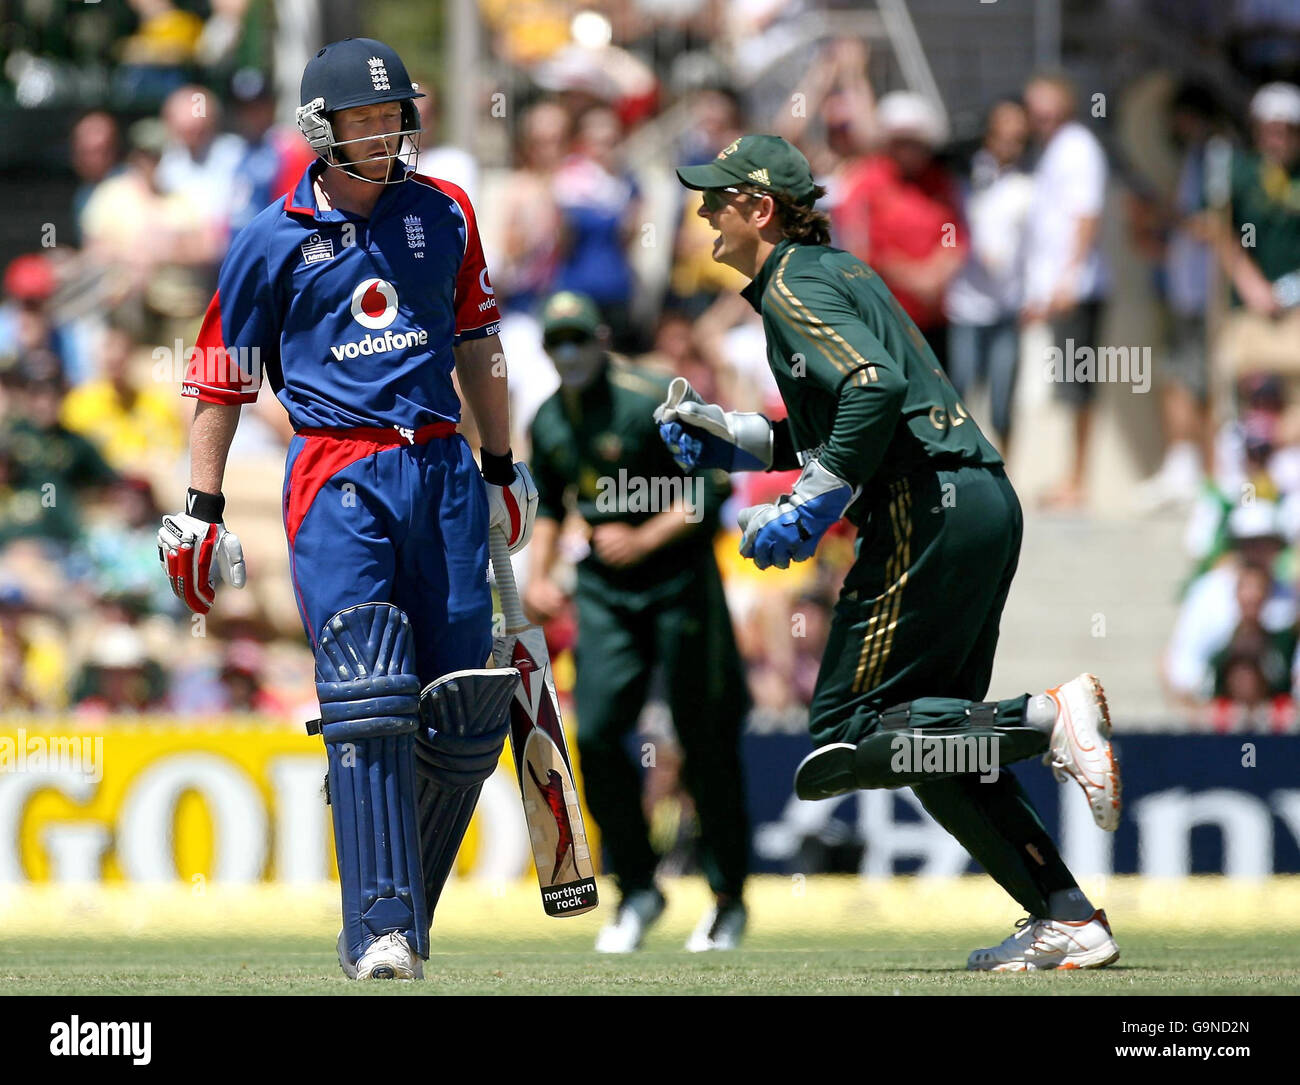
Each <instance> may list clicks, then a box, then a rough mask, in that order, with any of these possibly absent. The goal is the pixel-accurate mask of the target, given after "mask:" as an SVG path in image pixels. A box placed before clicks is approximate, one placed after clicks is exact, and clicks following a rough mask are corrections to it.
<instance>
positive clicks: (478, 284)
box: [421, 176, 501, 343]
mask: <svg viewBox="0 0 1300 1085" xmlns="http://www.w3.org/2000/svg"><path fill="white" fill-rule="evenodd" d="M421 180H423V181H425V182H426V183H427V184H430V185H432V186H433V187H434V188H436V189H437V190H438V191H439V192H442V193H443V194H445V195H446V196H448V197H450V198H451V199H452V200H453V201H455V203H456V206H457V207H459V208H460V213H461V217H462V218H464V220H465V255H464V257H463V258H462V260H461V264H460V273H459V274H458V275H457V276H456V293H455V302H454V304H455V308H456V335H455V338H454V339H453V342H454V343H460V342H461V341H462V340H465V339H481V338H483V337H484V336H487V335H496V334H497V333H498V332H499V331H500V330H501V315H500V312H499V310H498V309H497V299H496V291H495V290H493V289H492V281H491V280H490V279H489V278H488V271H487V261H486V260H485V259H484V258H483V242H482V241H480V240H479V236H478V220H477V219H476V218H475V217H474V208H473V207H472V206H470V202H469V197H468V196H467V195H465V190H464V189H462V188H460V187H459V186H457V185H454V184H452V183H451V182H450V181H445V180H443V179H442V178H440V177H423V176H422V177H421Z"/></svg>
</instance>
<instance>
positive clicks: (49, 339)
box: [0, 252, 73, 373]
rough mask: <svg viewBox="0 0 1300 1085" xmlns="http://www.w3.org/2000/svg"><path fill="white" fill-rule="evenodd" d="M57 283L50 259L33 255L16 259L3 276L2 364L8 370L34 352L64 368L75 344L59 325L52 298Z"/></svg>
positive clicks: (0, 330)
mask: <svg viewBox="0 0 1300 1085" xmlns="http://www.w3.org/2000/svg"><path fill="white" fill-rule="evenodd" d="M57 285H58V280H57V278H56V276H55V273H54V266H53V264H51V262H50V258H49V257H48V256H46V255H45V254H44V253H39V252H33V253H27V254H26V255H24V256H19V257H17V258H15V259H14V260H13V261H12V262H11V263H10V264H9V266H8V267H7V268H5V276H4V302H3V304H0V362H2V363H4V365H5V366H6V367H12V366H13V365H16V364H17V362H18V359H19V358H21V357H22V356H24V355H27V354H31V353H32V352H34V351H44V352H46V353H48V354H51V355H53V356H54V357H55V358H56V359H57V361H58V368H59V371H60V373H62V372H63V371H64V369H65V366H66V363H67V359H68V356H69V355H70V354H71V353H72V349H73V344H72V342H71V340H70V338H69V336H68V335H67V333H66V332H65V330H64V329H63V328H61V327H59V326H57V325H56V324H55V322H54V317H53V315H52V312H51V299H52V298H53V296H54V291H55V288H56V287H57Z"/></svg>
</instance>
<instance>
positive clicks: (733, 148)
mask: <svg viewBox="0 0 1300 1085" xmlns="http://www.w3.org/2000/svg"><path fill="white" fill-rule="evenodd" d="M677 178H678V180H680V181H681V183H682V184H684V185H685V186H686V187H687V188H695V189H705V188H730V187H731V186H732V185H738V184H743V185H754V186H756V187H757V188H765V189H767V190H768V191H769V192H776V193H784V194H785V195H787V196H789V197H791V199H793V200H794V201H795V202H796V203H802V204H808V205H811V204H812V203H813V198H814V197H813V190H814V189H815V188H816V187H817V182H816V181H814V180H813V175H812V167H811V166H809V165H808V159H806V158H805V157H804V156H803V153H802V152H801V151H800V150H799V148H798V147H796V146H795V145H794V144H792V143H790V142H788V141H786V140H784V139H782V138H781V137H780V136H741V137H740V138H739V139H737V140H734V141H733V142H731V143H729V144H727V146H725V147H723V148H722V150H721V151H719V152H718V157H717V158H715V159H714V160H713V161H712V162H706V163H705V164H704V165H702V166H679V167H678V168H677Z"/></svg>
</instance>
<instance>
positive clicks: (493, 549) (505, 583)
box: [488, 528, 528, 633]
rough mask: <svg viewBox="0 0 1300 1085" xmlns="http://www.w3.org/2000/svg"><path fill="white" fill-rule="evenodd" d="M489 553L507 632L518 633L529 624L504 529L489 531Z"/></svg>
mask: <svg viewBox="0 0 1300 1085" xmlns="http://www.w3.org/2000/svg"><path fill="white" fill-rule="evenodd" d="M488 553H490V554H491V555H492V571H493V572H494V573H495V574H496V581H497V594H498V595H500V596H501V612H502V614H504V615H505V619H506V632H507V633H517V632H519V630H521V629H525V628H527V626H528V619H527V618H526V617H524V608H523V604H521V603H520V602H519V588H518V587H517V586H516V585H515V567H514V566H513V565H512V564H511V563H510V544H509V543H507V542H506V535H505V532H504V531H501V530H500V529H498V528H493V529H492V530H491V531H489V532H488Z"/></svg>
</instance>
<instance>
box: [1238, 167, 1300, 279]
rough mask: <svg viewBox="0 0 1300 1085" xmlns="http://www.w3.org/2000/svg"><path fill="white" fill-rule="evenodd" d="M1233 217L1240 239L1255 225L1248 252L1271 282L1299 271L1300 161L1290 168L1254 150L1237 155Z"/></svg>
mask: <svg viewBox="0 0 1300 1085" xmlns="http://www.w3.org/2000/svg"><path fill="white" fill-rule="evenodd" d="M1232 218H1233V226H1234V227H1235V228H1236V230H1237V236H1238V238H1241V237H1242V236H1243V235H1242V227H1243V226H1245V225H1246V224H1247V223H1250V224H1251V225H1252V226H1253V227H1254V238H1253V245H1254V248H1253V249H1247V250H1246V253H1247V254H1248V255H1249V256H1251V257H1252V258H1253V259H1254V261H1255V263H1256V264H1257V265H1258V266H1259V270H1260V271H1261V272H1263V274H1264V278H1266V279H1267V280H1268V281H1269V282H1271V283H1272V282H1277V280H1278V279H1280V278H1282V276H1283V275H1286V274H1288V273H1289V272H1292V271H1300V162H1298V163H1295V164H1294V165H1293V166H1292V167H1291V169H1290V170H1289V171H1288V170H1284V169H1283V168H1282V167H1281V166H1278V165H1275V164H1273V163H1268V162H1265V161H1264V159H1263V158H1261V157H1260V156H1259V155H1258V154H1255V153H1254V152H1247V153H1241V152H1238V153H1237V154H1234V155H1233V156H1232Z"/></svg>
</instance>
